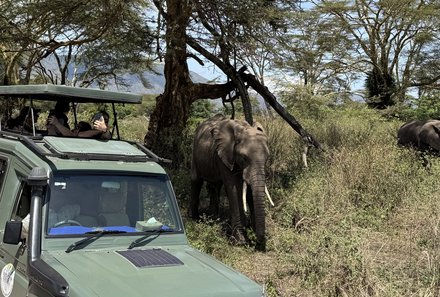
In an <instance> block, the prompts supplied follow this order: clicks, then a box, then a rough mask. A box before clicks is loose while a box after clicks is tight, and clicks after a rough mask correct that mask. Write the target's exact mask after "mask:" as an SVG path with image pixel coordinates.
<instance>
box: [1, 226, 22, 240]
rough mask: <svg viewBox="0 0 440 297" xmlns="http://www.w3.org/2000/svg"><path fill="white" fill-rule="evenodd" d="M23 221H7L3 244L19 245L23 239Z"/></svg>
mask: <svg viewBox="0 0 440 297" xmlns="http://www.w3.org/2000/svg"><path fill="white" fill-rule="evenodd" d="M22 227H23V225H22V223H21V221H7V222H6V226H5V233H4V234H3V242H4V243H8V244H18V243H19V242H20V241H22V239H21V228H22Z"/></svg>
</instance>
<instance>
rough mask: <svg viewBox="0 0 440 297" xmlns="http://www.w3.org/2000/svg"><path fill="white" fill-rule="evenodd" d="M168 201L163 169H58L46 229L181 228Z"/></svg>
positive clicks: (63, 231) (58, 233) (60, 232)
mask: <svg viewBox="0 0 440 297" xmlns="http://www.w3.org/2000/svg"><path fill="white" fill-rule="evenodd" d="M173 201H174V200H173V191H172V189H171V185H170V182H169V180H168V178H167V177H166V176H165V175H142V176H138V175H113V174H112V175H98V174H59V173H57V174H56V175H55V176H54V177H53V178H52V180H51V185H50V191H49V193H48V203H47V207H46V212H47V228H46V230H47V234H48V235H51V236H65V235H80V234H81V235H82V234H90V233H92V232H98V231H101V230H107V231H114V232H108V234H130V233H134V232H135V233H139V232H145V231H148V230H167V231H182V230H183V228H182V223H181V220H180V216H179V213H178V210H177V206H176V205H175V203H173ZM118 231H120V232H118Z"/></svg>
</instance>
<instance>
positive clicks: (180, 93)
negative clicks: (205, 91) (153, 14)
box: [145, 0, 192, 161]
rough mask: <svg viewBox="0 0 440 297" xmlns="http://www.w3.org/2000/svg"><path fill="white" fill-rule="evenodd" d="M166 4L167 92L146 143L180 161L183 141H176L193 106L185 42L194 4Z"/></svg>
mask: <svg viewBox="0 0 440 297" xmlns="http://www.w3.org/2000/svg"><path fill="white" fill-rule="evenodd" d="M166 5H167V14H166V54H165V66H164V75H165V89H164V92H163V94H161V95H159V96H158V97H157V98H156V108H155V109H154V111H153V113H152V115H151V117H150V122H149V126H148V133H147V135H146V136H145V144H146V145H147V146H148V147H149V148H151V149H152V150H153V151H155V152H156V153H157V154H159V155H160V156H161V157H166V158H171V159H173V161H178V160H175V158H176V155H178V154H177V152H178V151H179V149H178V145H179V142H180V141H179V140H180V139H177V138H178V136H179V135H180V136H181V134H182V130H183V127H184V125H185V123H186V120H187V119H188V115H189V108H190V106H191V103H192V102H191V97H190V93H189V92H190V88H189V86H190V84H191V80H190V77H189V70H188V65H187V63H186V59H187V54H186V42H185V40H186V27H187V24H188V20H189V16H190V14H191V5H190V4H189V3H188V1H173V0H168V1H167V4H166ZM159 139H160V141H158V140H159Z"/></svg>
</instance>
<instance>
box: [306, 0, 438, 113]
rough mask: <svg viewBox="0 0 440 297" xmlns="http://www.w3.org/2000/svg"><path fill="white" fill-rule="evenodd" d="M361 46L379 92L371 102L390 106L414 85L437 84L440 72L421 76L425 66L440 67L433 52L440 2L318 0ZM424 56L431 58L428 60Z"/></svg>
mask: <svg viewBox="0 0 440 297" xmlns="http://www.w3.org/2000/svg"><path fill="white" fill-rule="evenodd" d="M314 2H315V4H316V5H317V6H318V7H319V8H320V9H321V11H322V12H323V13H325V14H330V15H331V16H333V17H334V18H335V20H337V21H338V24H339V28H340V30H341V31H343V32H344V33H345V34H347V36H348V37H349V38H350V39H352V41H353V42H355V43H356V44H357V45H358V46H359V50H358V52H357V53H356V56H355V58H357V60H358V61H359V65H360V66H362V70H363V72H364V73H365V74H368V73H369V82H370V83H374V84H376V86H372V89H374V90H378V91H379V94H374V95H376V96H374V97H372V98H370V100H369V101H368V103H371V104H372V106H374V107H377V108H385V107H386V106H389V105H393V104H395V103H396V102H402V101H403V100H404V99H405V94H406V92H407V90H408V88H410V87H421V86H427V85H432V84H435V83H436V82H437V81H438V80H439V79H440V75H439V74H438V73H426V72H424V73H425V74H427V75H428V76H426V77H420V76H417V74H418V73H420V72H421V68H422V67H424V64H425V63H427V64H429V63H430V64H435V65H438V63H439V62H438V60H434V59H432V58H431V57H432V55H429V54H427V53H430V52H434V51H437V48H438V47H439V45H440V44H439V42H440V40H439V38H438V37H439V35H438V34H439V33H438V32H439V31H438V23H439V19H438V5H439V4H440V3H439V1H436V0H434V1H413V0H401V1H395V0H384V1H377V0H369V1H366V0H354V1H327V0H322V1H314ZM421 57H425V58H426V59H427V60H425V61H424V62H423V63H420V62H421Z"/></svg>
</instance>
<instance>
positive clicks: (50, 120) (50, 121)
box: [47, 116, 76, 136]
mask: <svg viewBox="0 0 440 297" xmlns="http://www.w3.org/2000/svg"><path fill="white" fill-rule="evenodd" d="M47 122H48V124H49V125H52V126H53V127H55V128H57V130H58V131H59V132H60V133H61V134H62V135H63V136H76V134H75V133H74V132H72V131H70V130H69V129H67V128H66V127H65V126H64V125H62V124H61V123H60V122H59V121H58V119H57V118H56V116H50V117H49V118H48V119H47ZM49 129H50V128H49V127H48V128H47V130H48V132H49Z"/></svg>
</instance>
